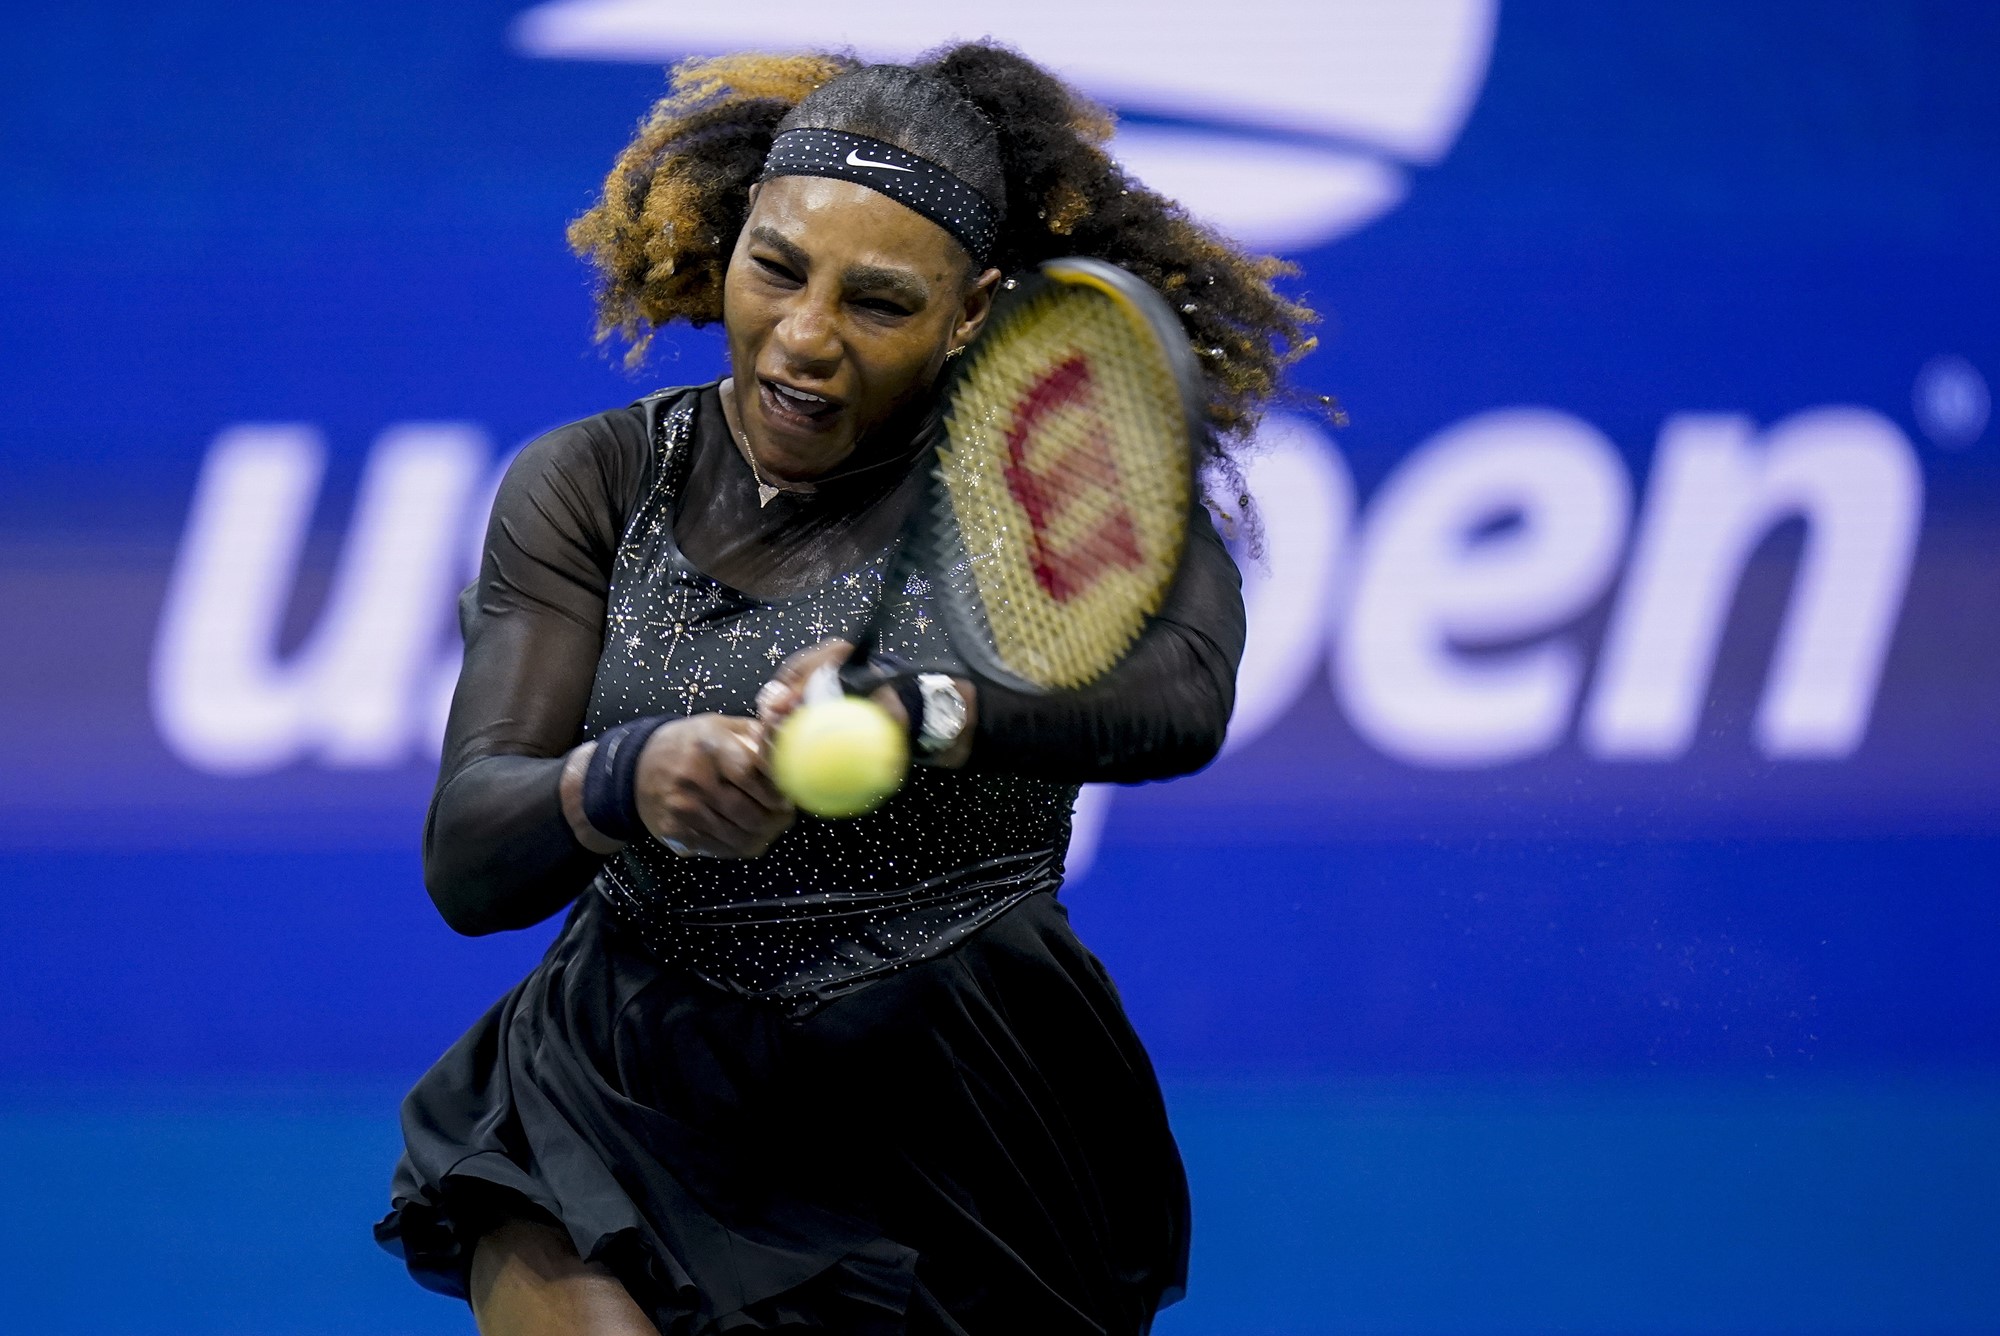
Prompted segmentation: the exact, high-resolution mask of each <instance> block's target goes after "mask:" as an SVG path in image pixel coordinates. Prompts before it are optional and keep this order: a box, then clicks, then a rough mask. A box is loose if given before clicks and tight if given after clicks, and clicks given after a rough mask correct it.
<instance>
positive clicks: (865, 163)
mask: <svg viewBox="0 0 2000 1336" xmlns="http://www.w3.org/2000/svg"><path fill="white" fill-rule="evenodd" d="M847 165H848V166H849V167H880V168H882V169H884V170H885V171H891V172H914V171H915V170H917V169H916V168H914V167H898V166H897V165H896V164H895V163H893V162H875V161H873V160H871V159H868V158H864V157H861V156H860V155H859V154H858V153H856V151H855V150H853V149H849V150H847Z"/></svg>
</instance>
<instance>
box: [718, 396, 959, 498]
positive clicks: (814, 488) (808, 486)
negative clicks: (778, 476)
mask: <svg viewBox="0 0 2000 1336" xmlns="http://www.w3.org/2000/svg"><path fill="white" fill-rule="evenodd" d="M733 394H734V390H733V387H732V397H733ZM738 413H739V415H740V413H741V409H739V410H738ZM735 436H736V448H737V449H738V450H740V451H742V453H743V462H744V463H746V464H748V465H749V466H750V476H751V478H753V479H754V480H755V481H756V483H757V508H758V509H759V510H762V509H763V508H764V507H766V506H768V505H770V504H771V502H773V501H774V500H776V499H777V498H778V496H779V495H780V494H783V495H786V496H811V495H813V494H814V493H816V492H818V491H819V489H820V487H821V485H823V484H825V483H829V482H840V481H842V480H843V479H846V478H852V477H854V476H855V475H856V474H858V473H867V472H870V471H871V470H874V469H882V468H887V467H889V465H891V464H906V463H908V462H909V461H910V460H912V459H914V458H916V455H917V451H916V450H912V451H910V452H909V453H907V454H902V455H891V456H890V457H889V458H887V459H878V460H875V461H874V462H872V463H868V464H862V465H860V466H858V467H856V468H851V469H846V470H844V471H842V472H839V473H829V474H826V475H825V476H824V477H820V478H815V479H814V480H813V481H811V482H801V483H794V484H793V485H792V486H790V487H780V486H778V485H777V484H776V483H774V482H768V481H766V480H765V477H764V470H762V469H760V468H758V467H757V456H756V454H755V453H754V452H753V451H752V450H751V449H750V433H749V432H747V431H745V430H743V428H741V427H738V428H737V429H736V432H735ZM919 449H921V447H919Z"/></svg>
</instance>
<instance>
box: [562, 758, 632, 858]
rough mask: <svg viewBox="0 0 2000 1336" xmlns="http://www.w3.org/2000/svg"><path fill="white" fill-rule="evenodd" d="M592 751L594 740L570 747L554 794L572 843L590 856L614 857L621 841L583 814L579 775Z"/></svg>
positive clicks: (583, 770) (621, 844)
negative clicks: (567, 824) (591, 854)
mask: <svg viewBox="0 0 2000 1336" xmlns="http://www.w3.org/2000/svg"><path fill="white" fill-rule="evenodd" d="M596 751H597V743H596V742H595V741H594V740H593V741H590V742H585V743H582V744H580V745H578V746H575V747H572V748H570V752H569V755H567V756H565V757H564V758H563V767H562V775H561V777H560V778H559V779H558V780H557V781H556V793H557V795H558V796H559V797H560V798H561V800H562V814H563V820H564V821H566V822H568V823H569V831H570V834H571V835H573V836H575V837H576V842H577V843H578V844H580V845H582V846H583V847H584V848H586V849H588V850H590V852H592V853H594V854H615V853H617V852H618V851H619V850H620V849H622V848H624V847H625V845H624V841H622V840H614V839H612V838H611V837H610V836H608V835H606V834H604V832H602V831H600V830H598V829H597V828H596V827H595V826H592V825H591V824H590V818H589V817H587V816H585V815H584V812H583V776H584V772H585V771H586V770H587V769H589V767H590V758H591V756H592V755H594V754H595V753H596Z"/></svg>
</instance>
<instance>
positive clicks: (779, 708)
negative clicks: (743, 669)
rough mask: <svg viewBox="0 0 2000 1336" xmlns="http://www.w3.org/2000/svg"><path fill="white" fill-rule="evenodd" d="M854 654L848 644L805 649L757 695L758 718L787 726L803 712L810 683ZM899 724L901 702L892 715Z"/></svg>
mask: <svg viewBox="0 0 2000 1336" xmlns="http://www.w3.org/2000/svg"><path fill="white" fill-rule="evenodd" d="M852 653H854V646H853V645H851V644H849V643H848V642H847V641H845V640H822V641H820V642H819V644H817V645H814V646H813V647H812V648H811V649H802V650H800V651H799V652H798V653H796V654H794V655H792V656H791V657H790V658H788V659H786V660H785V661H784V662H783V663H781V664H779V665H778V671H777V672H775V673H773V674H771V680H770V681H768V682H766V683H765V684H764V686H763V689H762V690H760V691H759V692H758V693H757V717H758V718H759V719H760V720H762V721H763V723H764V727H766V728H772V729H775V728H776V727H777V726H778V725H779V724H780V723H782V722H784V718H785V716H786V715H788V714H790V713H791V712H792V711H793V710H796V709H798V708H799V702H800V701H801V700H802V699H803V698H804V693H805V689H806V680H807V679H808V678H810V677H811V676H812V675H813V674H814V673H816V672H818V671H819V670H820V669H821V668H824V667H825V666H826V665H827V664H829V663H830V664H833V665H835V666H836V667H838V666H839V665H840V664H843V663H846V662H847V656H848V655H850V654H852ZM878 694H881V695H887V696H890V697H892V698H893V697H894V696H895V694H896V693H895V692H893V691H890V692H881V693H878ZM891 715H892V717H893V718H894V719H895V720H896V722H897V723H899V724H900V723H902V722H903V721H904V716H903V707H902V704H901V703H900V702H899V703H898V704H897V705H896V707H895V708H894V710H892V711H891Z"/></svg>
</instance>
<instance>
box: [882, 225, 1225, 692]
mask: <svg viewBox="0 0 2000 1336" xmlns="http://www.w3.org/2000/svg"><path fill="white" fill-rule="evenodd" d="M1058 284H1067V285H1075V286H1079V287H1088V288H1093V289H1095V290H1096V291H1098V292H1101V293H1103V294H1104V295H1105V296H1107V297H1109V298H1110V299H1111V300H1112V301H1113V302H1115V303H1116V304H1117V305H1118V306H1119V307H1120V308H1121V309H1122V310H1123V311H1124V313H1125V315H1126V318H1127V319H1129V320H1132V321H1133V322H1134V323H1135V324H1138V325H1140V326H1141V327H1143V328H1146V329H1147V330H1149V331H1150V332H1151V333H1152V335H1153V338H1154V341H1155V342H1156V343H1157V344H1158V345H1159V347H1160V348H1161V350H1162V352H1163V353H1164V355H1165V357H1166V361H1167V366H1168V369H1169V371H1170V372H1171V373H1172V375H1173V378H1174V382H1175V388H1176V390H1177V391H1178V394H1177V398H1178V400H1179V404H1180V414H1181V424H1182V430H1183V431H1184V432H1185V433H1186V446H1185V449H1184V451H1183V460H1184V467H1185V469H1186V478H1185V492H1186V495H1187V497H1188V499H1189V504H1190V505H1191V506H1192V505H1193V504H1194V503H1195V500H1196V498H1198V497H1199V496H1200V491H1199V479H1198V478H1197V476H1196V463H1195V461H1196V460H1197V459H1198V458H1199V456H1200V447H1201V444H1202V441H1203V439H1204V436H1205V431H1206V427H1205V423H1206V421H1207V411H1208V409H1207V398H1206V395H1205V393H1204V385H1203V380H1202V373H1201V367H1200V364H1199V363H1198V362H1197V361H1196V359H1195V355H1194V349H1193V347H1192V346H1191V345H1190V343H1189V341H1188V335H1187V329H1186V327H1185V326H1183V325H1182V324H1181V322H1180V319H1179V317H1177V316H1176V315H1175V314H1174V313H1173V310H1172V309H1171V308H1170V307H1169V306H1168V305H1167V300H1166V298H1165V297H1163V296H1161V295H1160V294H1159V293H1158V292H1157V291H1155V290H1154V289H1153V288H1152V287H1151V286H1150V285H1148V284H1147V283H1146V282H1145V281H1144V280H1142V279H1140V278H1139V277H1137V276H1136V275H1134V274H1132V273H1130V272H1129V271H1127V270H1125V269H1121V268H1119V267H1118V266H1117V265H1114V264H1110V263H1107V262H1105V261H1103V260H1094V259H1088V258H1084V257H1080V256H1070V257H1065V258H1062V259H1056V260H1048V261H1044V262H1043V263H1042V264H1041V265H1040V266H1039V267H1038V268H1037V269H1036V270H1035V271H1033V272H1030V273H1026V274H1021V275H1017V276H1016V277H1015V278H1014V279H1013V287H1011V288H1010V289H1008V290H1007V291H1006V292H1004V293H1003V294H1002V296H1001V298H1000V299H999V301H998V302H997V303H996V309H995V310H994V312H993V315H992V317H991V318H990V320H989V321H988V323H987V326H986V332H983V333H982V334H981V337H980V339H979V340H978V341H976V342H974V343H973V345H972V347H971V348H970V349H969V350H968V351H967V354H966V356H965V358H964V359H963V362H964V365H962V366H961V367H959V368H957V370H956V372H955V374H954V377H953V379H952V380H950V381H949V382H948V383H947V384H946V386H945V387H944V390H943V392H942V393H941V395H940V396H939V399H940V403H941V404H942V405H945V406H946V407H945V409H944V414H943V416H944V418H946V419H947V420H948V418H949V412H950V410H949V404H950V403H951V401H952V398H953V394H954V391H955V390H956V389H957V386H958V384H959V383H960V381H962V380H963V379H965V378H968V377H970V376H972V375H973V374H975V373H976V372H977V370H978V368H979V365H980V360H981V353H982V349H981V346H980V345H981V344H982V343H984V342H985V338H986V333H990V332H994V331H997V330H1000V329H1002V328H1004V323H1003V322H1004V321H1005V320H1007V319H1008V318H1009V317H1010V315H1011V313H1012V312H1014V311H1016V310H1018V309H1021V308H1024V307H1026V306H1028V305H1029V304H1031V303H1032V302H1033V300H1034V299H1035V298H1036V297H1037V296H1039V295H1040V294H1042V293H1043V292H1045V291H1047V290H1048V289H1049V288H1050V287H1052V286H1055V285H1058ZM928 468H929V470H930V474H929V477H927V478H926V479H925V483H924V488H923V492H922V495H921V496H920V498H919V499H918V501H917V512H916V514H915V515H914V516H913V517H912V534H911V540H912V542H913V543H914V545H915V557H916V564H917V567H918V569H920V570H924V571H926V572H930V573H931V578H932V579H933V580H934V581H935V582H936V603H935V606H936V609H937V612H938V615H939V618H940V619H941V620H942V621H943V623H944V629H945V633H946V635H947V636H948V637H949V638H950V640H951V644H952V648H953V650H954V651H955V652H956V653H957V654H958V656H959V657H960V658H961V659H962V660H964V662H965V665H966V667H967V668H968V669H969V670H970V671H971V673H972V675H973V676H974V677H975V678H984V679H987V680H989V681H992V682H996V683H998V684H999V685H1001V686H1004V687H1008V688H1010V689H1012V690H1015V691H1019V692H1023V693H1026V694H1029V695H1036V696H1046V695H1052V694H1056V693H1059V692H1062V691H1065V690H1075V689H1077V688H1075V687H1058V686H1049V685H1046V684H1044V683H1040V682H1035V681H1033V680H1031V679H1029V678H1026V677H1023V676H1021V675H1020V674H1019V673H1016V672H1015V671H1013V670H1012V669H1011V668H1009V667H1008V666H1007V664H1006V663H1004V662H1003V661H1001V659H1000V657H999V655H998V653H997V652H996V651H995V650H994V649H993V648H992V645H991V637H990V634H989V633H988V631H987V625H988V622H987V617H986V613H985V611H984V609H983V607H974V606H972V605H973V604H976V603H977V601H978V599H979V597H980V596H979V588H978V584H977V582H976V581H975V580H972V579H971V578H969V577H968V578H967V579H966V580H965V581H964V583H963V586H962V591H961V590H960V589H957V588H954V587H953V585H952V584H951V583H948V582H947V581H946V580H945V578H944V577H943V576H941V575H939V574H937V572H942V571H949V570H952V569H954V568H955V567H957V566H960V565H963V564H965V563H968V562H969V561H970V560H971V559H972V558H971V556H970V554H969V553H967V552H966V550H965V547H964V544H963V543H962V542H961V541H960V535H959V532H958V526H957V524H956V523H955V522H953V521H952V520H950V519H948V518H947V516H948V515H949V514H950V509H951V507H950V500H949V497H948V496H947V495H946V486H945V483H944V480H943V473H942V471H943V468H944V465H943V462H942V461H941V460H933V461H932V462H931V463H930V464H929V465H928ZM1186 554H1187V526H1186V523H1185V521H1183V523H1182V526H1181V530H1180V536H1179V539H1178V542H1177V545H1176V548H1175V551H1174V555H1173V560H1172V574H1170V575H1169V577H1168V579H1167V582H1166V586H1165V588H1166V589H1167V590H1169V591H1171V590H1172V588H1173V586H1174V584H1175V583H1176V582H1177V581H1178V579H1179V578H1180V568H1181V564H1182V562H1183V561H1184V560H1185V559H1186ZM1156 615H1157V611H1156V612H1154V613H1149V614H1147V616H1146V620H1145V624H1144V625H1143V626H1142V627H1141V628H1140V631H1139V633H1138V635H1137V636H1135V637H1134V638H1133V643H1134V644H1136V643H1137V641H1138V639H1139V638H1140V637H1142V636H1144V634H1145V628H1146V627H1147V626H1150V625H1151V624H1152V621H1153V618H1154V617H1155V616H1156ZM1126 652H1127V653H1129V652H1130V650H1129V648H1128V650H1127V651H1126Z"/></svg>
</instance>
